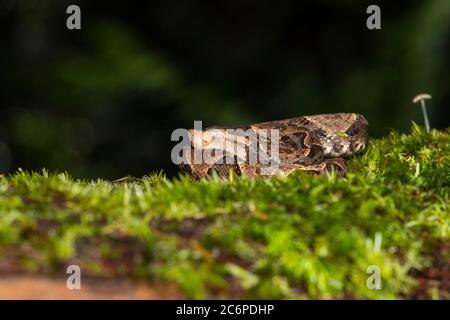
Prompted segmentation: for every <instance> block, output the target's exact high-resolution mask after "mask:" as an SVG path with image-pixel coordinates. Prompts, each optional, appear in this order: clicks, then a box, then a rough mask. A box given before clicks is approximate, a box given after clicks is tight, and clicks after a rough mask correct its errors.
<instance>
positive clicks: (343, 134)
mask: <svg viewBox="0 0 450 320" xmlns="http://www.w3.org/2000/svg"><path fill="white" fill-rule="evenodd" d="M335 134H336V135H338V136H339V137H343V138H347V137H348V134H346V133H345V132H342V131H336V132H335Z"/></svg>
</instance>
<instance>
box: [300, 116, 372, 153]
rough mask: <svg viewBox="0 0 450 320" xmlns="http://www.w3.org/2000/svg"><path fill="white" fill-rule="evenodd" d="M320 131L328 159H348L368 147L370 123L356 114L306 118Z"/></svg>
mask: <svg viewBox="0 0 450 320" xmlns="http://www.w3.org/2000/svg"><path fill="white" fill-rule="evenodd" d="M305 118H307V119H308V120H309V121H311V122H312V123H313V124H314V125H315V126H316V127H317V128H318V129H317V130H318V136H319V140H320V145H322V147H323V150H324V156H325V157H327V158H334V157H346V156H351V155H353V154H355V153H358V152H360V151H361V150H363V149H364V148H365V147H366V145H367V139H368V138H367V132H368V126H369V123H368V122H367V120H366V118H364V116H362V115H360V114H356V113H333V114H323V115H316V116H306V117H305Z"/></svg>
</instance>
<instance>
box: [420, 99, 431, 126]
mask: <svg viewBox="0 0 450 320" xmlns="http://www.w3.org/2000/svg"><path fill="white" fill-rule="evenodd" d="M420 104H421V105H422V112H423V118H424V121H425V129H426V130H427V132H430V121H429V120H428V113H427V105H426V104H425V100H421V101H420Z"/></svg>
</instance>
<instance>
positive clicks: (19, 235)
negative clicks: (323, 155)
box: [0, 125, 450, 299]
mask: <svg viewBox="0 0 450 320" xmlns="http://www.w3.org/2000/svg"><path fill="white" fill-rule="evenodd" d="M349 170H350V173H349V174H348V176H347V177H346V178H337V177H335V176H334V175H333V174H329V175H325V176H312V175H307V174H304V173H301V172H299V173H298V174H294V175H291V176H289V177H277V178H272V179H269V180H264V179H255V180H249V179H245V178H234V179H232V180H226V181H223V180H219V179H211V180H208V181H206V180H205V181H198V182H192V181H190V180H189V179H187V178H179V179H174V180H169V179H166V178H165V177H164V176H163V175H162V174H153V175H150V176H148V177H145V178H143V179H141V180H138V181H130V182H127V181H126V180H125V182H122V183H111V182H107V181H103V180H97V181H82V180H75V179H72V178H71V177H69V176H68V175H67V174H50V173H47V172H46V171H42V172H40V173H29V172H24V171H19V172H17V173H14V174H11V175H6V176H2V177H1V178H0V272H2V273H3V274H8V273H9V272H19V271H20V272H22V271H23V272H35V273H39V274H65V267H66V266H67V265H68V264H77V265H79V266H80V267H81V269H82V270H83V274H85V275H90V276H96V277H127V278H141V279H146V280H148V281H150V282H151V281H167V282H170V283H175V284H176V285H177V286H178V287H179V288H180V290H182V291H183V293H184V294H185V295H186V296H187V297H189V298H375V299H377V298H411V297H417V296H418V294H419V295H424V296H426V297H431V298H435V297H436V298H449V297H450V288H449V278H450V276H449V274H450V270H449V260H450V258H449V255H450V245H449V243H450V241H449V239H450V208H449V188H450V142H449V132H448V131H446V132H442V131H432V132H431V133H429V134H427V133H425V132H424V131H423V130H421V129H420V128H419V127H417V126H415V125H414V126H413V127H412V131H411V133H409V134H398V133H391V134H390V135H389V136H388V137H386V138H384V139H380V140H373V141H372V142H371V144H370V146H369V147H368V149H367V150H366V151H365V152H364V153H363V154H362V155H360V156H356V157H354V158H353V159H351V160H350V162H349ZM372 265H375V266H378V267H379V268H380V270H381V278H382V288H381V290H371V289H369V288H368V287H367V279H368V277H369V276H370V274H368V273H367V269H368V267H369V266H372Z"/></svg>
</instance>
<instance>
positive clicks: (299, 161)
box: [180, 113, 368, 179]
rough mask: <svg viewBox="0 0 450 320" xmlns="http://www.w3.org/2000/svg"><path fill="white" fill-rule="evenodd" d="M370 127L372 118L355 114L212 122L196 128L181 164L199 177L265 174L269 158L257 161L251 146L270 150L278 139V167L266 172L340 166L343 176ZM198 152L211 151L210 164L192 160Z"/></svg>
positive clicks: (315, 170)
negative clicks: (227, 123) (231, 124)
mask: <svg viewBox="0 0 450 320" xmlns="http://www.w3.org/2000/svg"><path fill="white" fill-rule="evenodd" d="M230 129H233V130H231V131H230ZM367 129H368V122H367V120H366V119H365V118H364V116H362V115H360V114H356V113H334V114H321V115H312V116H301V117H296V118H292V119H286V120H278V121H270V122H264V123H257V124H250V125H247V126H242V127H237V128H220V127H212V128H206V129H204V130H202V131H201V132H198V130H194V129H191V130H189V137H190V151H191V152H183V154H182V157H184V161H183V163H181V165H180V169H181V171H182V172H184V173H186V174H188V175H190V176H191V177H192V178H194V179H200V178H204V177H208V176H211V175H214V174H217V175H218V176H219V177H228V176H229V174H230V171H231V170H233V171H234V172H235V173H236V174H237V175H246V176H249V177H261V176H263V173H262V169H263V168H265V167H268V165H267V163H266V164H264V165H263V164H261V163H257V162H254V161H253V162H252V161H250V160H249V158H250V157H249V155H250V154H251V152H252V151H254V152H256V154H257V152H258V150H257V149H258V148H259V149H260V150H262V151H264V152H265V153H267V154H270V151H271V147H272V146H275V142H276V147H277V148H276V151H277V153H278V154H277V157H276V160H274V161H273V162H272V164H275V165H276V168H275V170H272V171H270V170H268V171H269V174H264V176H266V175H268V176H270V175H272V174H284V175H289V174H290V173H292V172H294V171H296V170H303V171H306V172H310V173H315V174H323V173H325V172H326V171H328V170H335V171H337V173H338V175H340V176H344V175H345V174H346V173H347V164H346V160H345V159H346V158H348V157H350V156H352V155H354V154H356V153H358V152H360V151H362V150H363V149H364V148H365V146H366V145H367V140H368V135H367ZM270 130H276V133H277V135H276V141H274V140H273V139H274V137H273V136H271V135H269V134H268V132H272V131H270ZM205 133H207V134H205ZM243 133H246V134H245V135H243ZM252 135H256V136H258V137H263V140H264V143H261V139H260V140H259V142H258V143H255V141H254V140H252V139H251V138H249V136H252ZM218 137H220V138H221V139H217V138H218ZM217 141H219V142H221V143H216V142H217ZM227 141H233V142H235V147H234V148H231V149H230V148H225V144H224V142H227ZM236 141H238V143H237V144H236ZM199 151H203V152H208V155H209V161H208V162H207V163H205V162H204V161H203V162H198V161H197V162H195V161H193V157H194V156H193V154H194V153H195V152H199Z"/></svg>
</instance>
